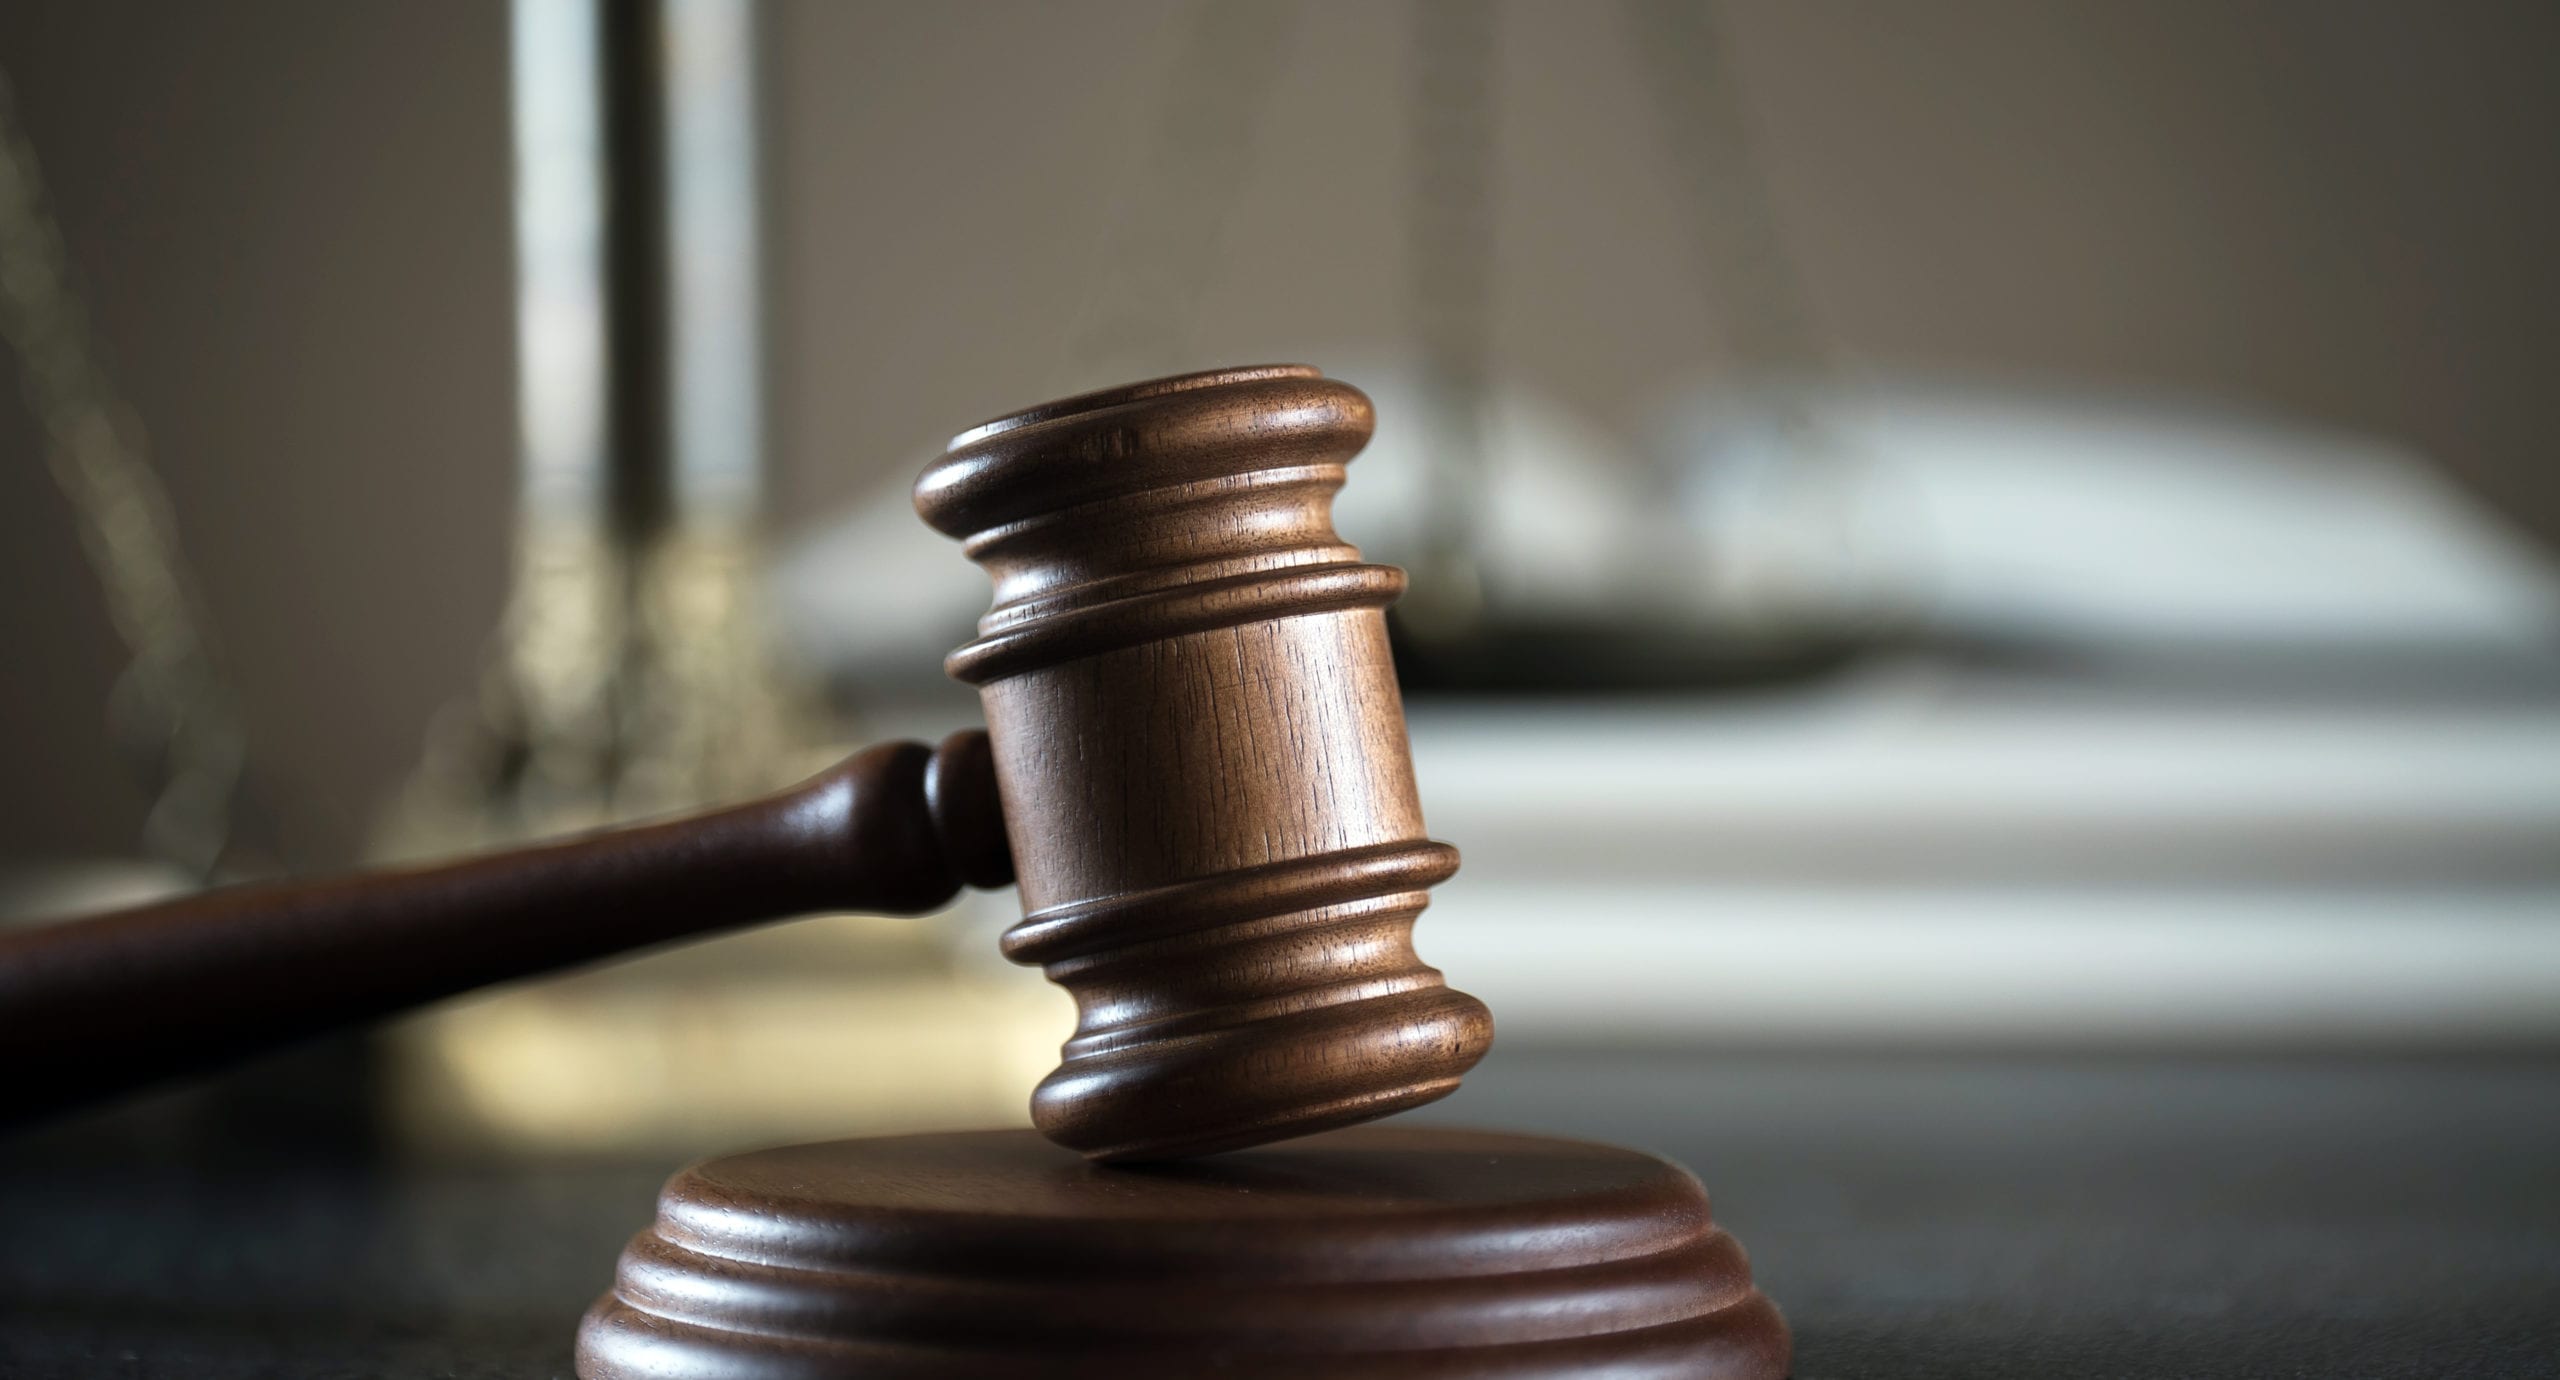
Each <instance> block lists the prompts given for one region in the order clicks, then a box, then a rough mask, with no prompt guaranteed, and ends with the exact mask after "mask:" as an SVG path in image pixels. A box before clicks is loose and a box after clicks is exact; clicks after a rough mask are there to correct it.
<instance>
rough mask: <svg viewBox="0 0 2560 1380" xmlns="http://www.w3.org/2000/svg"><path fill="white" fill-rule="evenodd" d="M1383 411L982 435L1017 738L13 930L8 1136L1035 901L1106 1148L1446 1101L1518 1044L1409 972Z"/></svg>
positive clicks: (1128, 1155) (945, 509)
mask: <svg viewBox="0 0 2560 1380" xmlns="http://www.w3.org/2000/svg"><path fill="white" fill-rule="evenodd" d="M1371 425H1372V420H1371V412H1370V406H1369V401H1368V399H1367V398H1366V397H1365V396H1363V395H1362V394H1361V393H1360V392H1359V391H1358V390H1357V389H1354V388H1352V387H1350V386H1348V385H1346V384H1342V383H1339V382H1336V381H1333V380H1330V379H1326V378H1324V377H1322V376H1321V375H1320V374H1318V373H1317V371H1315V370H1313V369H1308V368H1303V367H1299V366H1273V367H1264V368H1250V369H1235V370H1224V371H1218V372H1212V373H1204V374H1193V375H1185V376H1181V377H1176V378H1170V379H1161V380H1156V381H1152V382H1149V383H1142V384H1137V385H1132V386H1130V387H1126V388H1119V389H1113V390H1109V391H1105V392H1100V393H1092V394H1086V395H1083V396H1081V397H1076V398H1070V399H1066V400H1064V401H1061V402H1057V403H1051V404H1048V405H1046V406H1043V407H1039V408H1034V409H1030V410H1028V411H1024V412H1021V413H1017V414H1014V415H1011V416H1007V417H1003V418H1000V419H997V420H995V421H991V422H988V423H986V424H985V425H983V426H980V427H977V428H974V429H972V430H970V431H967V432H963V433H962V434H961V435H960V436H958V437H957V438H955V439H954V440H953V441H952V443H951V446H950V448H949V450H948V452H947V453H946V454H945V455H944V456H943V457H942V458H941V459H939V460H938V461H936V462H935V463H934V464H933V465H932V466H931V467H930V468H929V469H928V470H927V471H926V472H925V474H924V476H923V478H922V479H921V480H920V481H919V482H918V484H917V488H916V504H917V507H918V510H919V511H920V512H921V513H922V514H923V515H924V517H925V519H926V520H927V521H928V522H930V523H932V524H933V525H934V526H935V527H936V528H938V529H939V530H941V531H943V532H945V533H947V534H949V535H951V536H954V537H958V538H960V539H962V540H963V542H964V543H965V549H966V550H967V552H968V554H969V555H970V557H971V558H972V559H974V560H976V561H977V562H978V563H979V564H981V565H982V566H984V567H985V568H986V569H987V571H988V573H989V574H990V575H991V576H992V578H993V579H994V582H995V602H994V607H993V608H992V609H991V611H990V612H989V613H988V614H987V616H986V617H985V619H984V620H982V621H981V623H980V625H979V636H978V637H977V639H976V640H974V641H972V642H971V643H970V644H969V645H967V646H965V647H962V648H961V649H960V650H959V651H957V652H955V653H953V654H952V656H951V657H950V659H949V661H948V663H947V666H948V669H949V670H950V672H951V673H952V674H953V675H954V676H957V677H958V678H960V679H962V680H964V681H968V682H970V683H973V684H975V685H977V686H978V687H979V690H980V695H981V699H982V702H983V705H984V707H985V711H986V716H987V722H988V732H986V733H978V732H974V731H972V732H964V733H959V734H954V735H953V736H952V737H950V738H948V739H946V740H944V742H943V743H942V744H941V746H940V747H939V748H934V749H928V748H926V747H924V746H923V745H921V744H917V743H899V744H892V745H885V746H881V747H875V748H872V749H870V750H868V751H866V752H864V753H861V754H860V755H858V756H855V757H853V758H852V759H850V760H849V761H847V762H845V763H844V764H843V765H841V766H839V767H837V768H836V769H834V770H832V771H829V772H827V773H825V774H823V775H821V776H819V777H817V778H815V779H814V780H812V781H809V782H807V783H805V784H803V785H801V786H799V787H796V788H794V789H791V790H788V791H784V792H782V793H780V794H778V795H774V796H771V797H768V798H766V799H763V800H758V801H754V802H750V803H748V804H744V805H738V806H733V807H730V808H727V809H722V810H716V811H712V812H709V813H705V814H700V815H695V816H692V817H689V818H683V819H676V820H670V821H662V822H657V823H649V824H641V825H636V826H632V827H629V828H623V829H616V830H609V831H604V832H600V833H596V834H591V835H586V836H582V837H579V838H574V839H569V840H565V841H561V842H555V843H547V844H540V845H536V846H533V847H529V848H524V849H520V850H516V851H511V852H503V853H496V854H490V855H485V856H481V857H475V858H469V859H465V860H462V861H459V862H453V863H447V864H442V865H438V866H429V867H421V868H410V869H403V870H395V871H382V872H374V873H368V874H363V875H358V876H352V877H346V878H339V879H332V880H319V881H308V882H288V883H271V884H258V885H247V886H240V887H233V888H226V889H222V890H216V891H210V892H206V893H203V894H200V895H195V896H190V897H185V898H182V899H178V900H173V901H168V902H164V903H161V904H157V905H152V906H146V907H143V908H140V909H137V910H131V911H124V912H120V913H116V914H111V915H105V916H99V917H95V918H91V919H86V920H79V921H73V922H69V923H65V924H59V925H54V926H50V927H46V928H41V929H36V930H30V931H25V932H21V933H16V934H11V935H7V936H0V1086H5V1093H0V1123H7V1122H15V1121H23V1120H27V1119H30V1118H33V1117H36V1116H39V1115H42V1114H44V1113H47V1112H50V1111H54V1110H58V1109H62V1108H65V1107H70V1106H74V1105H78V1104H81V1103H85V1102H91V1101H96V1100H99V1099H102V1098H105V1097H109V1096H112V1095H115V1094H117V1093H120V1092H123V1091H126V1090H128V1089H131V1088H134V1087H138V1086H141V1085H143V1084H145V1083H148V1082H152V1081H156V1080H159V1079H162V1078H166V1077H169V1076H173V1075H176V1074H181V1073H186V1072H191V1071H197V1070H202V1069H206V1068H210V1067H214V1066H217V1065H219V1064H222V1063H224V1062H227V1061H230V1060H234V1059H238V1058H241V1057H245V1056H247V1055H250V1054H254V1053H257V1052H260V1051H263V1050H266V1049H269V1048H273V1047H276V1046H278V1045H282V1044H285V1043H289V1042H291V1041H294V1040H297V1039H300V1038H304V1037H307V1036H311V1035H315V1034H319V1033H322V1032H325V1031H329V1030H333V1029H339V1028H344V1027H347V1026H351V1025H355V1024H359V1023H362V1022H366V1021H371V1020H375V1019H378V1018H381V1017H385V1016H389V1015H392V1014H394V1013H397V1012H400V1011H403V1010H407V1009H410V1008H413V1007H416V1006H418V1005H421V1004H423V1003H427V1002H431V1001H434V1000H437V999H439V998H442V997H447V996H452V995H455V994H458V993H462V992H467V991H470V990H473V989H475V988H479V987H483V986H486V985H489V984H491V983H496V982H502V981H506V980H510V979H515V978H521V977H526V976H531V975H534V974H539V973H545V972H550V971H554V970H557V969H560V968H563V967H567V966H570V965H573V964H577V963H581V962H586V961H590V960H593V959H597V958H602V957H606V956H609V955H613V954H617V953H622V952H627V951H630V950H633V949H638V948H643V947H647V946H651V945H656V944H661V943H666V942H669V941H672V940H677V939H683V938H687V937H692V936H697V935H704V934H709V933H714V932H717V931H721V930H725V929H730V928H735V927H738V926H742V925H747V924H753V923H758V922H762V921H768V920H775V919H781V918H784V917H788V916H793V915H801V914H808V913H813V912H825V911H872V912H883V913H906V914H913V913H919V912H923V911H929V910H932V909H935V908H937V907H939V906H941V905H942V904H944V903H945V902H947V901H948V900H950V899H951V897H952V896H953V895H954V894H955V893H956V892H957V891H958V890H959V888H960V887H961V886H962V885H963V884H969V885H976V886H1001V885H1003V884H1005V883H1006V882H1007V881H1011V880H1015V879H1016V874H1017V873H1018V874H1019V877H1018V880H1019V882H1020V885H1021V888H1022V902H1023V908H1024V911H1025V916H1024V918H1023V920H1022V922H1021V923H1020V924H1018V925H1016V926H1015V927H1013V928H1012V929H1011V930H1009V931H1008V932H1007V933H1006V935H1005V938H1004V949H1005V952H1006V954H1007V955H1008V956H1009V957H1011V958H1014V959H1015V960H1017V961H1020V962H1024V963H1037V964H1039V965H1041V966H1042V967H1043V968H1044V970H1045V971H1046V972H1047V974H1048V976H1049V977H1050V978H1051V979H1052V980H1053V981H1056V982H1058V983H1059V984H1061V985H1062V986H1064V987H1066V988H1067V989H1068V990H1069V991H1070V992H1071V993H1072V994H1073V995H1074V996H1075V998H1076V1001H1077V1006H1078V1012H1079V1015H1078V1026H1077V1029H1076V1032H1075V1034H1074V1036H1073V1038H1071V1039H1070V1040H1069V1041H1068V1042H1067V1044H1066V1046H1065V1049H1064V1051H1063V1055H1064V1057H1063V1060H1062V1062H1061V1064H1060V1067H1059V1068H1058V1069H1057V1070H1056V1071H1055V1072H1053V1073H1052V1074H1050V1075H1049V1077H1048V1078H1047V1079H1046V1080H1044V1081H1043V1082H1042V1083H1041V1085H1040V1087H1039V1089H1038V1091H1037V1092H1036V1093H1035V1094H1034V1096H1033V1103H1032V1109H1033V1120H1034V1122H1035V1124H1037V1125H1038V1126H1039V1128H1040V1129H1041V1130H1042V1132H1044V1133H1045V1134H1047V1135H1048V1136H1049V1137H1050V1138H1051V1139H1052V1140H1055V1141H1057V1142H1058V1143H1060V1144H1062V1145H1065V1146H1068V1147H1070V1148H1072V1149H1075V1150H1078V1151H1080V1152H1082V1153H1084V1154H1086V1155H1088V1156H1091V1157H1094V1158H1096V1159H1105V1160H1135V1159H1161V1158H1172V1157H1179V1156H1184V1155H1195V1154H1205V1153H1209V1152H1213V1151H1217V1150H1223V1149H1230V1148H1235V1147H1240V1146H1245V1145H1251V1144H1255V1143H1258V1142H1262V1141H1269V1140H1275V1139H1280V1138H1284V1137H1290V1136H1296V1135H1302V1134H1306V1133H1308V1132H1312V1131H1317V1130H1322V1129H1326V1128H1328V1127H1333V1126H1340V1125H1344V1124H1348V1123H1351V1122H1355V1121H1360V1120H1365V1119H1367V1118H1370V1117H1375V1116H1382V1115H1385V1114H1387V1113H1390V1112H1394V1111H1397V1110H1401V1109H1403V1108H1405V1107H1410V1106H1414V1105H1416V1104H1419V1103H1422V1102H1427V1101H1430V1100H1432V1099H1434V1098H1437V1097H1440V1096H1442V1095H1444V1094H1446V1093H1447V1092H1449V1091H1450V1090H1452V1089H1454V1088H1455V1087H1456V1086H1457V1083H1458V1079H1459V1077H1460V1076H1461V1075H1462V1074H1464V1073H1465V1072H1466V1070H1467V1069H1468V1068H1470V1067H1471V1066H1472V1065H1473V1064H1474V1063H1475V1062H1476V1060H1477V1059H1479V1058H1480V1057H1482V1055H1483V1053H1484V1050H1485V1048H1486V1046H1487V1045H1488V1043H1489V1042H1490V1040H1491V1038H1492V1020H1491V1017H1490V1015H1489V1014H1488V1013H1487V1012H1486V1010H1485V1008H1484V1006H1483V1005H1482V1004H1481V1003H1479V1002H1477V1001H1476V1000H1475V999H1474V998H1472V997H1469V996H1467V995H1465V994H1464V993H1461V992H1457V991H1453V990H1451V989H1450V988H1448V987H1447V986H1446V985H1445V984H1444V983H1443V982H1442V981H1441V978H1440V974H1439V973H1438V972H1437V971H1436V970H1434V969H1432V968H1430V967H1428V966H1426V965H1424V964H1423V963H1422V961H1421V960H1420V958H1419V957H1417V956H1416V954H1415V952H1414V948H1413V942H1412V927H1413V922H1414V919H1415V917H1416V916H1417V915H1418V914H1419V913H1420V912H1421V910H1422V909H1423V907H1424V905H1425V904H1427V902H1428V891H1429V888H1430V887H1432V886H1433V885H1435V884H1437V883H1439V882H1441V881H1444V880H1446V879H1447V878H1448V877H1449V876H1450V875H1451V874H1452V873H1454V872H1455V871H1456V869H1457V865H1458V858H1457V852H1456V850H1455V849H1452V848H1450V847H1449V846H1448V845H1446V844H1442V843H1435V842H1432V841H1431V840H1430V839H1429V838H1427V837H1426V835H1425V833H1424V831H1423V822H1422V814H1421V809H1420V806H1419V803H1418V800H1417V796H1416V792H1415V788H1414V781H1413V768H1412V760H1411V753H1410V750H1409V749H1408V747H1407V745H1406V741H1405V729H1404V710H1403V704H1402V700H1401V697H1400V695H1399V692H1398V689H1397V685H1396V679H1395V672H1394V668H1393V665H1392V663H1391V662H1390V660H1389V657H1388V651H1387V637H1386V627H1385V620H1384V610H1385V608H1386V607H1387V605H1388V604H1390V603H1392V602H1393V601H1394V600H1395V598H1396V597H1397V596H1398V595H1399V594H1400V593H1401V592H1402V591H1403V588H1404V576H1403V573H1402V572H1401V571H1398V570H1396V569H1394V568H1392V567H1388V566H1380V565H1373V564H1368V563H1365V562H1363V561H1362V560H1361V559H1360V553H1359V552H1358V550H1357V549H1356V548H1354V547H1352V546H1350V545H1348V544H1346V543H1344V542H1343V541H1342V540H1341V538H1340V537H1338V536H1337V535H1336V534H1335V533H1334V530H1333V523H1332V515H1331V504H1332V496H1333V494H1334V492H1335V491H1336V490H1338V489H1339V488H1340V487H1341V485H1342V482H1343V477H1344V465H1345V464H1346V463H1347V462H1348V461H1349V460H1350V458H1351V457H1352V456H1353V455H1354V454H1355V453H1357V452H1358V450H1359V449H1360V448H1361V446H1362V445H1363V444H1365V443H1366V441H1367V439H1368V436H1369V432H1370V428H1371Z"/></svg>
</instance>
